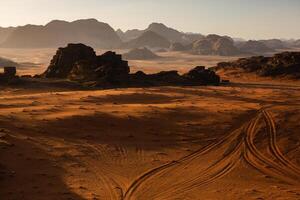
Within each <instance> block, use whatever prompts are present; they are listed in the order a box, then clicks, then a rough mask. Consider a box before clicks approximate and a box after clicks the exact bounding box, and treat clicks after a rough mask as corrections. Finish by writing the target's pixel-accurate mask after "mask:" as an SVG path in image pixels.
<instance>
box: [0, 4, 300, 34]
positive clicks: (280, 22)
mask: <svg viewBox="0 0 300 200" xmlns="http://www.w3.org/2000/svg"><path fill="white" fill-rule="evenodd" d="M80 18H96V19H98V20H99V21H103V22H107V23H109V24H110V25H111V26H112V27H113V28H115V29H117V28H121V29H123V30H127V29H132V28H140V29H144V28H146V27H147V26H148V24H149V23H151V22H162V23H165V24H166V25H168V26H170V27H174V28H176V29H178V30H181V31H185V32H199V33H203V34H208V33H216V34H221V35H230V36H234V37H243V38H246V39H261V38H300V0H1V2H0V26H4V27H6V26H16V25H24V24H28V23H31V24H45V23H47V22H49V21H51V20H53V19H64V20H69V21H70V20H75V19H80Z"/></svg>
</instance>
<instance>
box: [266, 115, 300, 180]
mask: <svg viewBox="0 0 300 200" xmlns="http://www.w3.org/2000/svg"><path fill="white" fill-rule="evenodd" d="M263 114H264V119H265V122H266V124H267V126H268V131H269V135H270V137H269V147H270V150H271V152H272V153H273V155H274V156H275V157H276V159H278V160H279V161H280V162H281V164H282V165H284V166H286V167H288V168H289V169H290V170H292V171H293V172H295V175H296V176H298V177H299V178H300V168H299V167H298V166H296V165H295V164H294V163H292V162H291V161H290V160H289V159H288V158H287V157H286V156H284V154H283V153H282V151H281V150H280V148H279V147H278V145H277V133H276V125H275V120H274V118H273V117H272V115H271V114H270V113H269V112H268V111H267V110H264V111H263Z"/></svg>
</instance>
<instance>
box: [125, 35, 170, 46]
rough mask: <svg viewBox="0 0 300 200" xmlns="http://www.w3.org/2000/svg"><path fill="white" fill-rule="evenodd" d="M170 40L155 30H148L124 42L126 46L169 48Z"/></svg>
mask: <svg viewBox="0 0 300 200" xmlns="http://www.w3.org/2000/svg"><path fill="white" fill-rule="evenodd" d="M169 46H170V42H169V41H168V40H167V39H166V38H164V37H163V36H161V35H158V34H157V33H155V32H152V31H147V32H145V33H143V34H142V35H141V36H140V37H138V38H136V39H133V40H131V41H129V42H126V43H124V45H123V47H124V48H129V49H132V48H141V47H150V48H169Z"/></svg>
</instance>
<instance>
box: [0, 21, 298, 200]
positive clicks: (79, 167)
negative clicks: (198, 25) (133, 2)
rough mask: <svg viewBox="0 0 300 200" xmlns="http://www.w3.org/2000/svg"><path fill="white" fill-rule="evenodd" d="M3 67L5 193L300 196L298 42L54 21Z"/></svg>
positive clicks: (0, 112) (0, 170) (1, 53)
mask: <svg viewBox="0 0 300 200" xmlns="http://www.w3.org/2000/svg"><path fill="white" fill-rule="evenodd" d="M0 67H1V69H0V70H3V71H1V73H0V88H1V90H0V199H3V200H85V199H88V200H202V199H204V200H209V199H210V200H235V199H236V200H238V199H241V200H251V199H253V200H299V199H300V132H299V130H300V123H299V120H300V40H296V39H294V40H284V39H265V40H243V39H237V38H232V37H229V36H220V35H217V34H208V35H204V34H199V33H185V32H182V31H178V30H176V29H174V28H170V27H168V26H166V25H164V24H162V23H151V24H150V25H149V26H148V27H147V28H146V29H144V30H139V29H133V30H128V31H122V30H121V29H114V28H112V27H111V26H110V25H109V24H107V23H103V22H99V21H98V20H95V19H85V20H76V21H73V22H67V21H60V20H54V21H51V22H49V23H48V24H46V25H44V26H40V25H26V26H18V27H10V28H0Z"/></svg>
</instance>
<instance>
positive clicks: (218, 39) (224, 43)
mask: <svg viewBox="0 0 300 200" xmlns="http://www.w3.org/2000/svg"><path fill="white" fill-rule="evenodd" d="M191 51H192V53H194V54H199V55H220V56H233V55H238V54H239V53H240V52H239V50H238V49H237V48H236V47H235V46H234V42H233V40H232V39H231V38H229V37H224V36H223V37H222V36H218V35H208V36H207V37H205V38H203V39H200V40H197V41H195V42H194V43H193V44H192V49H191Z"/></svg>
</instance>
